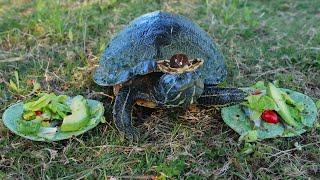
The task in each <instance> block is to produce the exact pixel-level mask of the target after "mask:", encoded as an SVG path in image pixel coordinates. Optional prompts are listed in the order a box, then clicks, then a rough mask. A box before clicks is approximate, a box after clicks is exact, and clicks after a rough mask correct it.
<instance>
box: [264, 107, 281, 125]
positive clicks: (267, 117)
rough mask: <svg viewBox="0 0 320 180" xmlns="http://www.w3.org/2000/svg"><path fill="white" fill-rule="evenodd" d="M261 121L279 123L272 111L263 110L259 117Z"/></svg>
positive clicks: (274, 112)
mask: <svg viewBox="0 0 320 180" xmlns="http://www.w3.org/2000/svg"><path fill="white" fill-rule="evenodd" d="M261 119H262V120H264V121H265V122H268V123H272V124H277V123H279V117H278V115H277V113H276V111H274V110H265V111H264V112H263V113H262V115H261Z"/></svg>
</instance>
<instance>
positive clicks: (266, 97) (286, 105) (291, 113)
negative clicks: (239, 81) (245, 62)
mask: <svg viewBox="0 0 320 180" xmlns="http://www.w3.org/2000/svg"><path fill="white" fill-rule="evenodd" d="M252 89H253V91H258V92H259V93H258V94H255V93H253V94H252V95H250V96H248V97H246V100H247V101H246V102H244V103H242V104H243V105H244V106H246V107H247V108H249V109H250V111H251V114H249V118H250V119H252V120H256V119H258V118H259V117H260V116H261V115H262V113H263V112H264V111H266V110H274V111H276V112H277V113H278V114H279V115H280V117H281V119H282V120H283V121H282V122H283V123H285V124H286V125H288V126H293V127H297V126H299V124H301V122H302V119H303V117H302V111H303V110H304V105H303V103H301V102H296V101H294V100H293V99H292V98H291V97H290V96H289V95H288V94H287V93H286V92H284V91H282V90H281V89H279V88H277V87H276V86H275V85H274V84H272V83H268V84H267V86H266V84H265V83H264V82H263V81H259V82H257V83H256V84H255V85H253V86H252Z"/></svg>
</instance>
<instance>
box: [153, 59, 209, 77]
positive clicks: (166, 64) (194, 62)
mask: <svg viewBox="0 0 320 180" xmlns="http://www.w3.org/2000/svg"><path fill="white" fill-rule="evenodd" d="M203 62H204V61H203V60H202V59H191V60H188V63H185V64H184V65H183V66H181V67H173V66H172V65H171V62H170V60H160V61H158V62H157V67H158V68H159V70H160V71H161V72H163V73H168V74H182V73H185V72H191V71H195V70H196V69H198V68H199V67H200V66H201V65H202V64H203Z"/></svg>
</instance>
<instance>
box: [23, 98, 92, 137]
mask: <svg viewBox="0 0 320 180" xmlns="http://www.w3.org/2000/svg"><path fill="white" fill-rule="evenodd" d="M76 97H78V98H79V97H81V99H82V100H83V101H85V103H82V104H84V105H85V107H86V108H87V109H88V105H87V101H86V100H85V99H84V98H83V97H82V96H76ZM67 101H68V96H66V95H55V94H54V93H41V94H39V95H38V97H37V98H36V99H35V100H33V101H30V102H28V103H25V104H24V105H23V114H22V118H21V119H20V120H19V121H17V130H18V131H19V132H21V133H23V134H26V135H28V134H29V135H30V134H37V133H39V132H40V131H41V132H50V135H54V133H55V132H56V131H57V130H58V129H57V128H56V127H58V126H60V125H61V124H62V123H63V122H62V121H64V119H65V118H66V117H69V116H68V115H69V114H71V112H72V109H71V107H70V106H69V105H68V104H67ZM71 101H72V100H71ZM88 118H89V115H88ZM69 119H70V118H69ZM71 125H72V124H71ZM82 125H83V126H84V125H86V124H82ZM83 126H81V127H83ZM81 127H80V126H78V127H77V128H76V129H75V130H78V129H80V128H81ZM70 129H72V128H70ZM73 129H74V128H73ZM54 131H55V132H54Z"/></svg>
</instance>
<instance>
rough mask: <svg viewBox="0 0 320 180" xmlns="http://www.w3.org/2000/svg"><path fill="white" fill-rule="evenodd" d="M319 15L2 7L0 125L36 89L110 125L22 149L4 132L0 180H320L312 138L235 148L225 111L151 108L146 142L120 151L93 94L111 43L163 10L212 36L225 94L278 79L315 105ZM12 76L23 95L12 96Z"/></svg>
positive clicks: (223, 6)
mask: <svg viewBox="0 0 320 180" xmlns="http://www.w3.org/2000/svg"><path fill="white" fill-rule="evenodd" d="M319 7H320V3H319V1H317V0H310V1H298V0H294V1H285V0H277V1H265V0H260V1H246V0H228V1H227V0H217V1H208V0H206V1H204V0H189V1H188V2H183V1H168V0H165V1H148V0H132V1H129V0H123V1H117V0H110V1H81V2H77V1H60V2H58V1H44V0H38V1H27V0H20V1H15V3H12V1H9V0H2V1H0V92H1V93H0V116H2V113H3V111H4V110H5V109H6V108H7V107H8V106H9V105H10V104H12V103H14V102H16V101H17V100H23V99H25V98H28V93H29V92H30V91H31V90H32V88H33V81H37V82H39V83H40V84H41V88H42V90H45V91H52V92H56V93H64V94H68V95H75V94H83V95H85V96H86V97H91V98H95V99H98V100H101V101H104V102H106V108H107V113H106V117H107V120H108V121H109V122H110V123H107V124H101V125H99V126H98V127H97V128H95V129H94V130H92V131H90V132H88V133H86V134H84V135H81V136H79V137H77V138H72V139H70V140H65V141H61V142H55V143H39V142H31V141H28V140H25V139H23V138H20V137H18V136H15V135H13V134H12V133H10V132H9V131H8V130H7V129H6V128H5V127H4V126H3V124H2V123H0V152H1V153H0V179H2V178H5V179H13V178H17V179H39V178H41V179H75V178H85V179H96V178H99V179H103V178H110V177H112V176H116V177H123V178H128V177H133V178H153V177H155V176H161V175H162V177H163V176H164V175H166V176H169V177H170V178H172V179H176V178H183V179H184V178H186V179H188V178H189V179H202V178H236V179H247V178H261V179H283V178H286V179H291V178H299V179H307V178H314V179H316V178H319V177H320V150H319V148H320V147H319V146H320V136H319V132H320V131H319V129H317V128H314V129H312V130H311V131H310V132H308V133H305V134H304V135H302V136H299V137H294V138H278V139H272V140H266V141H262V142H257V143H253V144H251V145H250V146H251V149H253V150H254V151H253V152H252V153H245V151H244V150H246V149H245V148H246V147H245V146H248V144H246V145H244V144H242V143H239V142H238V141H237V139H238V137H239V136H238V135H237V134H236V133H235V132H234V131H232V130H231V129H230V128H228V127H227V126H226V125H225V124H224V123H223V122H222V120H221V117H220V115H219V111H218V110H215V109H208V108H206V109H201V110H200V111H198V112H193V113H192V112H184V111H181V110H168V111H164V110H154V111H152V113H151V115H150V116H147V117H146V118H145V122H144V123H140V124H139V128H140V129H141V131H142V133H143V136H144V137H143V138H142V141H141V142H140V143H139V144H129V143H128V142H125V141H121V140H120V138H119V135H118V133H117V130H116V129H115V128H114V125H112V123H111V113H110V112H111V111H110V105H108V102H110V100H109V99H108V97H105V96H101V95H97V94H99V93H97V92H102V91H104V89H102V88H100V87H98V86H96V85H95V84H94V83H93V82H92V79H91V75H90V74H91V73H92V71H93V69H94V68H95V65H96V64H97V63H98V60H99V56H100V55H101V53H102V51H103V49H104V48H105V46H106V43H107V42H108V41H109V40H110V39H111V38H112V36H113V35H115V34H116V33H117V32H118V31H119V30H121V29H122V28H123V27H124V26H125V25H126V24H127V23H128V22H130V21H131V20H132V19H134V18H135V17H137V16H139V15H142V14H144V13H147V12H150V11H155V10H159V9H160V10H164V11H169V12H174V13H179V14H181V15H185V16H187V17H189V18H190V19H192V20H193V21H195V22H196V23H198V24H199V25H200V26H201V27H202V28H203V29H205V30H206V31H207V32H208V33H209V35H210V36H211V37H212V38H213V39H214V40H215V42H216V43H217V44H218V45H219V47H220V50H221V51H222V53H223V54H224V56H225V59H226V62H227V67H228V72H229V74H228V78H227V81H226V83H225V84H226V85H227V86H249V85H251V84H253V83H255V82H256V81H258V80H269V81H273V80H278V81H279V84H280V86H281V87H286V88H290V89H293V90H298V91H301V92H303V93H305V94H307V95H309V96H311V97H313V98H314V100H317V99H319V98H320V81H319V76H320V47H319V44H320V33H319V32H320V24H319V21H320V9H319ZM15 71H17V72H18V74H19V78H18V80H19V87H18V90H17V89H15V88H12V87H11V88H9V82H10V80H13V81H16V80H15V79H16V78H15V73H14V72H15ZM138 110H139V109H138ZM143 110H145V109H143ZM140 111H141V110H140ZM177 112H178V113H177ZM300 146H302V149H300Z"/></svg>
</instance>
